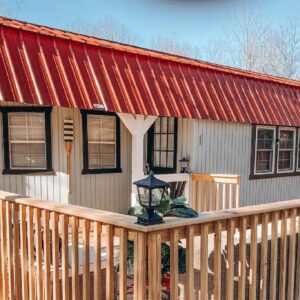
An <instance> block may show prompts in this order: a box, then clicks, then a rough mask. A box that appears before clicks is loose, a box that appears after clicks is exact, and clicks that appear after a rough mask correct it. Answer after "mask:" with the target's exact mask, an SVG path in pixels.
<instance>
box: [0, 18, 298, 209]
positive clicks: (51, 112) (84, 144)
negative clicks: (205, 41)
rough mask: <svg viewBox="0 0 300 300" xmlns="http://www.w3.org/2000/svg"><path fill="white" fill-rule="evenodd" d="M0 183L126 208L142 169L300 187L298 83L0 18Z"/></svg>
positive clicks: (262, 198)
mask: <svg viewBox="0 0 300 300" xmlns="http://www.w3.org/2000/svg"><path fill="white" fill-rule="evenodd" d="M0 28H1V32H0V104H1V108H0V111H1V130H0V132H1V136H0V143H1V147H0V149H1V150H0V152H1V155H0V157H1V159H0V169H1V170H2V172H1V175H0V189H2V190H6V191H10V192H13V193H19V194H22V195H28V196H31V197H38V198H41V199H45V200H55V201H60V202H62V203H71V204H76V205H81V206H87V207H92V208H99V209H103V210H109V211H114V212H121V213H126V211H127V210H128V208H129V207H130V205H131V191H132V182H133V181H134V180H136V179H140V178H141V177H143V176H144V175H145V174H146V165H149V167H150V168H151V169H153V170H154V172H155V173H156V174H177V173H180V171H181V170H180V164H179V161H180V159H181V158H183V157H187V158H189V160H190V166H189V168H190V170H191V171H192V172H194V173H223V174H225V173H226V174H238V175H241V191H240V192H241V205H253V204H262V203H268V202H275V201H281V200H289V199H295V198H298V197H299V196H300V184H299V178H300V128H299V127H300V82H298V81H293V80H288V79H284V78H277V77H273V76H269V75H263V74H259V73H254V72H249V71H243V70H238V69H234V68H230V67H224V66H219V65H215V64H211V63H206V62H202V61H198V60H193V59H189V58H184V57H178V56H175V55H170V54H166V53H160V52H156V51H151V50H146V49H142V48H138V47H133V46H129V45H123V44H119V43H115V42H110V41H106V40H101V39H98V38H94V37H89V36H84V35H80V34H76V33H71V32H66V31H62V30H57V29H52V28H48V27H45V26H39V25H34V24H30V23H26V22H21V21H17V20H12V19H6V18H0Z"/></svg>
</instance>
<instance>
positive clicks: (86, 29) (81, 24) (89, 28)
mask: <svg viewBox="0 0 300 300" xmlns="http://www.w3.org/2000/svg"><path fill="white" fill-rule="evenodd" d="M69 27H70V30H72V31H76V32H79V33H83V34H89V35H92V36H95V37H100V38H103V39H108V40H111V41H115V42H120V43H126V44H137V43H138V41H139V40H140V39H139V38H138V36H137V35H136V34H134V33H133V32H131V31H130V30H129V29H128V28H127V27H126V26H125V25H124V24H122V23H120V22H118V21H116V20H115V19H114V18H113V17H109V18H106V19H104V20H103V21H101V22H99V23H97V24H90V23H89V22H88V21H86V20H84V19H77V20H76V21H75V22H73V24H72V25H71V26H69Z"/></svg>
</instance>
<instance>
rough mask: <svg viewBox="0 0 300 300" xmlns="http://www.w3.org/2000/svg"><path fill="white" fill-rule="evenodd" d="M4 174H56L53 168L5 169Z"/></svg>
mask: <svg viewBox="0 0 300 300" xmlns="http://www.w3.org/2000/svg"><path fill="white" fill-rule="evenodd" d="M2 174H3V175H40V176H47V175H55V174H56V173H55V172H54V170H53V169H49V170H26V169H25V170H11V169H9V170H3V171H2Z"/></svg>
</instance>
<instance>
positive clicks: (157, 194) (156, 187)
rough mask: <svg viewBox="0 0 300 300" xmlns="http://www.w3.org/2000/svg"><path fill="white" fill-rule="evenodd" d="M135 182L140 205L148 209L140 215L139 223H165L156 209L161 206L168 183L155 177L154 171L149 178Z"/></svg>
mask: <svg viewBox="0 0 300 300" xmlns="http://www.w3.org/2000/svg"><path fill="white" fill-rule="evenodd" d="M133 184H135V185H136V186H137V190H138V197H139V202H140V205H141V206H142V207H143V208H145V209H146V210H147V212H146V213H145V214H142V215H140V216H138V220H137V223H138V224H141V225H146V226H147V225H154V224H160V223H163V219H162V217H161V216H159V215H158V214H157V213H156V212H155V209H157V208H158V207H159V206H160V204H161V202H162V199H163V196H164V193H165V190H166V188H167V186H168V184H167V183H166V182H164V181H162V180H159V179H157V178H156V177H154V174H153V172H152V171H151V172H150V174H149V176H148V177H147V178H145V179H141V180H138V181H136V182H134V183H133Z"/></svg>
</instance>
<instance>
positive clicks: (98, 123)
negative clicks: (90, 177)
mask: <svg viewBox="0 0 300 300" xmlns="http://www.w3.org/2000/svg"><path fill="white" fill-rule="evenodd" d="M87 130H88V152H89V168H91V169H96V168H97V169H100V168H115V167H116V117H115V116H106V115H88V117H87Z"/></svg>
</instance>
